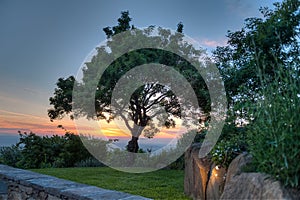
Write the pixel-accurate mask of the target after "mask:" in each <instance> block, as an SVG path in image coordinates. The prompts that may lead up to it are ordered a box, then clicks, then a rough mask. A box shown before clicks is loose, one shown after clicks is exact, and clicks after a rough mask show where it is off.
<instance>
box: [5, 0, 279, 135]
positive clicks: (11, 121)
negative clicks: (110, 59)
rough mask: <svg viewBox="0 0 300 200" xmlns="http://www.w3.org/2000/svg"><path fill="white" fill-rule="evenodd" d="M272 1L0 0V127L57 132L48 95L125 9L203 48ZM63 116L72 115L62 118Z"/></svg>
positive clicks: (141, 23) (142, 23)
mask: <svg viewBox="0 0 300 200" xmlns="http://www.w3.org/2000/svg"><path fill="white" fill-rule="evenodd" d="M273 2H275V1H273V0H205V1H204V0H198V1H196V0H194V1H178V0H164V1H158V0H152V1H141V0H126V1H125V0H111V1H95V0H88V1H83V0H74V1H73V0H63V1H62V0H52V1H41V0H27V1H21V0H19V1H17V0H0V47H1V48H0V133H1V132H2V133H10V132H12V131H15V130H19V129H22V130H28V131H29V130H32V131H36V132H37V131H48V132H49V133H54V132H56V129H55V127H56V125H57V124H51V123H50V122H49V119H48V118H47V109H48V108H49V107H50V106H49V102H48V99H49V97H50V96H51V95H52V94H53V91H54V88H55V83H56V81H57V79H58V78H60V77H67V76H69V75H75V74H76V73H77V70H78V69H79V67H80V65H81V63H82V62H83V60H84V59H85V57H86V56H87V55H88V54H89V52H90V51H91V50H93V49H94V47H95V46H96V45H97V44H98V43H100V42H101V41H103V40H104V39H105V35H104V33H103V31H102V28H104V27H106V26H114V25H116V20H117V18H118V17H119V16H120V12H121V11H125V10H129V12H130V16H131V17H132V18H133V21H132V23H133V24H134V25H135V26H136V27H147V26H149V25H157V26H162V27H165V28H171V29H176V25H177V23H178V22H180V21H181V22H183V24H184V33H185V34H187V35H188V36H190V37H192V38H194V39H195V40H196V41H198V42H199V43H200V45H201V46H203V47H204V48H208V49H212V48H214V47H215V46H216V45H224V44H225V43H226V37H225V35H226V33H227V30H233V31H234V30H238V29H239V28H241V27H242V26H243V23H244V19H245V18H247V17H255V16H260V15H259V12H258V8H259V7H260V6H271V5H272V3H273ZM64 123H69V125H70V124H71V122H67V121H66V122H64Z"/></svg>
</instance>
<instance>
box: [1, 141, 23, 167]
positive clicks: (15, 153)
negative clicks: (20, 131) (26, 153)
mask: <svg viewBox="0 0 300 200" xmlns="http://www.w3.org/2000/svg"><path fill="white" fill-rule="evenodd" d="M21 158H22V154H21V150H20V148H18V147H17V146H16V145H12V146H10V147H0V162H1V163H3V164H5V165H10V166H12V167H17V165H18V162H19V161H20V160H21Z"/></svg>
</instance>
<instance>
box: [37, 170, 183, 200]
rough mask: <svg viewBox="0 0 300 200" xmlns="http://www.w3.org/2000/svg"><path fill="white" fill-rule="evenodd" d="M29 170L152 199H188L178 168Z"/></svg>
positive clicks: (181, 173)
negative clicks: (137, 170)
mask: <svg viewBox="0 0 300 200" xmlns="http://www.w3.org/2000/svg"><path fill="white" fill-rule="evenodd" d="M33 171H35V172H39V173H43V174H48V175H52V176H56V177H59V178H63V179H68V180H72V181H76V182H79V183H84V184H88V185H94V186H97V187H101V188H105V189H111V190H118V191H123V192H127V193H130V194H135V195H141V196H144V197H148V198H152V199H172V200H173V199H189V198H188V197H186V196H185V195H184V192H183V188H184V187H183V179H184V171H182V170H158V171H154V172H150V173H142V174H132V173H125V172H120V171H116V170H113V169H111V168H108V167H101V168H59V169H51V168H49V169H35V170H33Z"/></svg>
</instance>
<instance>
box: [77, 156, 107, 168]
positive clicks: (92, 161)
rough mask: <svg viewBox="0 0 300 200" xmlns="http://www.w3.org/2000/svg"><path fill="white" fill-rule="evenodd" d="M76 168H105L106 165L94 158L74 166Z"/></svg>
mask: <svg viewBox="0 0 300 200" xmlns="http://www.w3.org/2000/svg"><path fill="white" fill-rule="evenodd" d="M74 166H75V167H104V166H105V165H104V164H103V163H101V162H100V161H99V160H97V159H96V158H94V157H90V158H87V159H85V160H81V161H79V162H77V163H75V165H74Z"/></svg>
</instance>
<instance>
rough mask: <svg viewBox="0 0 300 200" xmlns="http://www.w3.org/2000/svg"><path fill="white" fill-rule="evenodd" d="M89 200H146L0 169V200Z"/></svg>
mask: <svg viewBox="0 0 300 200" xmlns="http://www.w3.org/2000/svg"><path fill="white" fill-rule="evenodd" d="M1 199H9V200H10V199H11V200H60V199H64V200H75V199H78V200H89V199H122V200H146V199H147V198H144V197H141V196H136V195H131V194H127V193H124V192H118V191H114V190H107V189H102V188H99V187H95V186H89V185H85V184H80V183H75V182H72V181H68V180H63V179H59V178H56V177H52V176H48V175H43V174H38V173H34V172H31V171H27V170H22V169H16V168H13V167H9V166H6V165H0V200H1Z"/></svg>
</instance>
